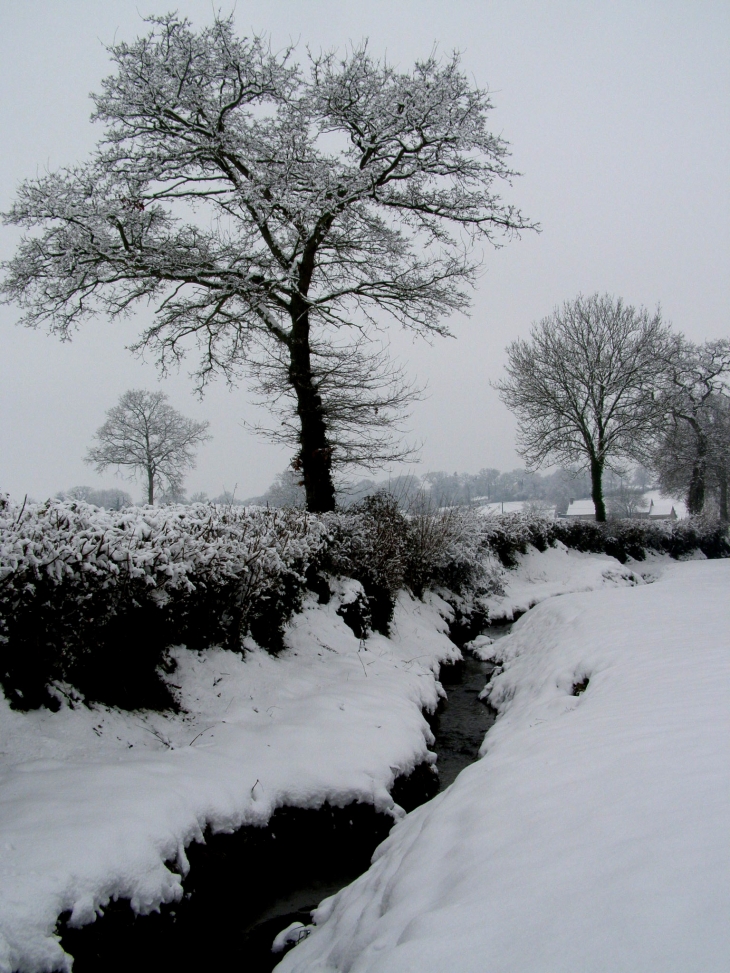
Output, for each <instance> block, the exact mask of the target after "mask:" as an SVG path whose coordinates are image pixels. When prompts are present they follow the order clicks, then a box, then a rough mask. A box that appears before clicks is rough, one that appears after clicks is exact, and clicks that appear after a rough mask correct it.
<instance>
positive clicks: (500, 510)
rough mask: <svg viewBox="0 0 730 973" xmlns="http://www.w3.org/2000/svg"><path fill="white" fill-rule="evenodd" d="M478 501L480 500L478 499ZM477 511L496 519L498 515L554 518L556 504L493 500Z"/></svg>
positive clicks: (481, 505)
mask: <svg viewBox="0 0 730 973" xmlns="http://www.w3.org/2000/svg"><path fill="white" fill-rule="evenodd" d="M477 499H478V498H477ZM476 510H478V511H479V513H480V514H481V515H482V516H486V517H496V516H497V515H498V514H522V513H531V512H532V513H538V514H539V515H540V516H541V517H554V516H555V504H550V503H547V502H545V501H542V500H505V501H501V500H492V501H489V502H487V503H480V504H479V506H478V507H476Z"/></svg>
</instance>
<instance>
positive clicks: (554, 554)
mask: <svg viewBox="0 0 730 973" xmlns="http://www.w3.org/2000/svg"><path fill="white" fill-rule="evenodd" d="M664 560H665V558H663V557H656V556H650V557H649V558H648V559H647V560H646V561H642V562H632V563H631V564H630V565H624V564H621V563H620V562H619V561H617V560H616V558H615V557H610V556H609V555H608V554H583V553H581V552H580V551H573V550H571V549H569V548H567V547H566V546H565V545H564V544H562V543H561V542H560V541H557V542H556V544H555V546H554V547H550V548H548V549H547V550H546V551H538V550H536V549H535V548H534V547H532V548H529V549H528V551H527V553H526V554H521V555H518V562H519V563H518V565H517V567H516V568H514V569H513V570H511V571H505V572H504V573H503V577H504V594H503V595H491V596H490V597H489V598H487V599H485V605H486V607H488V608H489V617H490V619H491V621H493V622H501V621H511V620H512V619H513V618H514V617H515V616H518V615H522V614H524V612H526V611H528V610H529V609H530V608H533V607H534V606H535V605H539V604H540V602H541V601H545V600H546V599H547V598H554V597H555V596H556V595H564V594H568V593H569V592H573V591H593V590H594V589H595V588H601V587H603V586H605V585H609V586H614V587H615V586H625V585H636V584H643V583H644V577H645V576H646V577H647V578H652V579H653V577H654V574H653V572H654V570H655V568H654V565H655V564H657V563H659V564H661V563H663V562H664ZM494 568H495V569H498V568H497V565H496V564H495V565H494Z"/></svg>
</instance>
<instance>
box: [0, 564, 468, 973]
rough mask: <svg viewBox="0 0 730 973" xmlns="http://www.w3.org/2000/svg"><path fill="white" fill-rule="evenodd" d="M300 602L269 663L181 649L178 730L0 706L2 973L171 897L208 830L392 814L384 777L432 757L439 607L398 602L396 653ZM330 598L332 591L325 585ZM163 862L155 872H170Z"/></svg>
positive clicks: (153, 720) (174, 680) (133, 719)
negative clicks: (350, 812) (325, 811)
mask: <svg viewBox="0 0 730 973" xmlns="http://www.w3.org/2000/svg"><path fill="white" fill-rule="evenodd" d="M353 586H357V583H356V582H352V581H350V582H344V583H343V584H342V585H340V588H339V591H338V594H336V596H335V597H333V599H332V601H331V602H330V603H329V604H328V605H319V604H317V602H316V600H315V599H314V598H311V599H310V600H309V601H308V602H307V603H306V604H305V606H304V610H303V611H302V612H301V613H300V614H298V615H297V616H295V618H294V619H293V620H292V622H291V624H290V625H289V628H288V631H287V634H286V642H287V646H288V648H287V650H286V651H285V652H283V653H282V654H281V655H280V656H278V657H273V656H272V655H269V654H268V653H266V652H264V651H262V650H261V649H259V648H257V647H256V646H255V644H253V643H249V644H248V651H247V652H246V655H245V658H243V657H241V656H240V655H238V654H236V653H233V652H230V651H227V650H223V649H219V648H211V649H209V650H207V651H204V652H200V653H193V652H189V651H187V650H186V649H184V648H183V647H180V648H178V649H177V650H175V655H176V658H177V661H178V669H177V671H176V672H175V673H174V674H173V675H172V676H170V677H169V681H170V683H171V684H174V687H176V688H175V692H176V693H177V694H178V697H179V701H180V703H181V705H182V712H181V713H180V714H179V715H169V714H159V713H152V712H144V713H140V712H136V713H127V712H122V711H119V710H115V709H109V708H106V707H101V706H99V707H93V708H88V707H86V706H84V705H82V704H80V703H74V694H73V692H71V691H68V692H67V694H66V695H65V696H63V694H61V695H62V698H63V705H62V708H61V709H60V711H59V712H58V713H51V712H49V711H47V710H37V711H33V712H29V713H19V712H15V711H13V710H11V709H10V708H9V706H8V705H7V703H6V702H5V700H3V699H1V698H0V739H1V740H2V753H0V971H2V973H9V971H11V970H15V969H18V968H20V969H23V970H26V971H34V973H35V971H41V970H52V969H57V970H68V969H70V965H71V960H70V957H68V956H67V955H66V954H65V953H64V952H63V950H62V949H61V947H60V945H59V942H58V938H57V937H56V935H55V934H54V929H55V926H56V920H57V917H58V916H59V915H60V914H61V913H62V912H64V911H66V910H71V911H72V923H74V924H77V925H83V924H85V923H88V922H90V921H93V920H94V918H95V915H96V913H97V912H99V911H101V910H102V909H103V908H104V906H105V905H106V904H107V903H108V902H109V900H110V899H111V898H113V897H124V898H129V899H131V902H132V905H133V907H134V908H135V909H136V910H137V911H139V912H142V913H146V912H149V911H151V910H154V909H156V908H158V907H159V905H160V903H162V902H169V901H172V900H175V899H178V898H179V897H180V896H181V894H182V887H181V878H180V876H181V875H184V874H185V872H186V870H187V860H186V856H185V846H186V845H187V844H188V843H189V842H191V841H195V840H197V841H199V840H201V839H202V836H203V832H204V830H205V828H206V827H207V826H209V827H210V828H211V829H212V830H214V831H232V830H234V829H236V828H238V827H240V826H241V825H243V824H254V825H265V824H266V822H267V821H268V820H269V818H270V817H271V814H272V813H273V811H274V810H275V809H276V808H277V807H280V806H283V805H290V806H298V807H318V806H321V805H322V804H323V803H324V802H325V801H329V802H330V803H331V804H334V805H338V806H344V805H345V804H347V803H349V802H351V801H362V802H368V803H372V804H374V805H375V806H376V807H377V808H379V809H381V810H383V811H387V812H389V813H391V814H392V815H393V816H394V817H398V816H402V814H403V812H402V810H401V809H399V808H398V807H396V806H395V805H394V804H393V800H392V798H391V797H390V795H389V793H388V788H389V787H391V785H392V783H393V781H394V779H395V777H396V776H398V775H400V774H405V773H408V772H410V771H411V770H412V769H413V768H414V766H416V765H417V764H419V763H421V762H423V761H432V760H433V759H435V758H434V755H433V754H432V753H430V752H429V750H428V745H429V743H430V742H432V739H433V738H432V735H431V732H430V729H429V727H428V724H427V723H426V721H425V719H424V717H423V715H422V710H424V709H426V710H433V709H434V708H435V706H436V705H437V702H438V699H439V694H440V692H441V690H440V686H439V684H438V682H437V679H436V674H437V672H438V667H439V663H440V662H442V661H444V660H448V659H454V658H457V657H458V650H457V649H456V647H455V646H454V645H453V643H451V642H450V641H449V639H448V638H447V635H446V634H445V633H446V629H447V625H446V622H445V621H444V616H445V615H448V613H449V611H450V609H449V608H448V606H447V605H446V604H445V603H444V602H442V601H441V600H440V599H438V598H437V597H436V596H430V597H429V598H428V599H427V601H426V602H425V603H424V602H421V601H416V600H414V599H412V598H410V597H409V596H407V595H402V596H401V597H400V599H399V602H398V605H397V607H396V612H395V616H394V620H393V626H392V633H391V637H390V638H385V637H383V636H381V635H377V634H374V635H372V636H371V637H369V638H368V639H367V640H366V641H364V642H360V641H359V640H358V639H356V638H355V636H354V635H353V633H352V631H351V630H350V629H349V628H348V627H347V626H346V625H345V624H344V622H343V621H342V619H341V618H340V617H339V616H338V615H337V614H336V609H337V607H338V605H339V604H340V603H342V601H343V600H344V601H347V600H349V599H351V598H352V597H353V596H354V594H355V592H354V589H353ZM335 587H337V586H335ZM166 863H167V864H166Z"/></svg>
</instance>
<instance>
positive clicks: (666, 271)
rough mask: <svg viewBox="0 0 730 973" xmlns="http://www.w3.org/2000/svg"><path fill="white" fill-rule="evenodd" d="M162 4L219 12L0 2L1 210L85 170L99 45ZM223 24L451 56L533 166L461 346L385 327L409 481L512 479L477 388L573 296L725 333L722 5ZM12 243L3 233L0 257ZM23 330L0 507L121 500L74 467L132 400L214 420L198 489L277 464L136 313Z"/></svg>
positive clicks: (102, 69)
mask: <svg viewBox="0 0 730 973" xmlns="http://www.w3.org/2000/svg"><path fill="white" fill-rule="evenodd" d="M174 7H177V9H178V10H179V11H180V12H181V13H184V14H186V15H187V16H188V17H189V18H190V19H191V20H192V21H193V23H194V24H195V25H198V26H202V25H203V24H206V23H209V22H210V20H211V18H212V8H213V5H212V4H211V3H210V2H209V0H206V2H203V0H200V2H199V0H180V2H178V3H177V4H175V3H174V0H4V2H2V3H0V89H1V91H2V98H1V99H0V210H3V211H4V210H7V209H8V208H9V206H10V204H11V201H12V199H13V195H14V192H15V189H16V187H17V185H18V183H19V182H20V180H21V179H23V178H24V177H29V176H33V175H35V174H36V172H39V171H42V170H43V169H45V168H50V169H54V168H56V167H58V166H62V165H66V164H69V163H73V162H75V161H81V160H83V159H84V158H85V157H86V156H87V154H88V153H89V152H90V151H91V149H92V148H93V146H94V144H95V141H96V139H97V138H98V136H99V134H100V130H99V129H98V128H97V127H94V126H92V125H91V124H90V122H89V114H90V111H91V103H90V101H89V99H88V93H89V92H90V91H93V90H98V89H99V82H100V80H101V78H103V77H104V76H105V75H106V74H108V73H109V65H108V55H107V53H106V51H105V47H104V46H105V45H106V44H109V43H111V42H113V41H114V40H115V39H116V40H122V39H124V40H132V39H133V38H134V37H136V36H137V35H138V34H140V33H143V32H145V28H144V25H143V24H142V22H141V16H144V15H146V14H147V13H164V12H166V11H167V10H168V9H170V8H174ZM221 9H222V11H223V13H224V14H225V13H228V12H229V11H230V10H231V9H232V7H231V5H230V4H226V3H223V4H222V5H221ZM235 19H236V23H237V26H238V28H239V30H240V32H241V33H249V32H250V31H251V30H252V29H253V30H256V31H259V32H260V31H265V32H268V33H269V34H270V35H271V37H272V41H273V44H274V46H275V47H282V46H284V45H286V44H288V43H289V42H290V41H297V42H299V44H300V46H301V47H302V48H304V46H305V45H310V46H312V47H315V48H330V47H343V46H344V45H346V44H347V43H348V42H349V41H354V42H358V41H359V40H361V39H362V38H364V37H369V38H370V46H371V50H372V52H373V53H374V54H384V53H387V55H388V58H389V60H390V61H391V62H393V63H395V64H397V65H398V66H400V67H402V68H403V69H407V68H409V67H410V66H411V65H412V63H413V61H414V60H415V59H416V58H419V57H423V56H425V55H427V54H428V53H429V51H430V50H431V48H432V46H433V45H434V44H436V45H438V48H439V49H440V50H441V51H443V52H444V53H448V52H450V51H451V50H453V49H454V48H457V49H459V50H460V51H461V52H463V63H464V66H465V68H466V70H467V71H468V72H469V73H470V74H471V75H472V76H473V78H474V80H475V82H476V83H477V84H479V85H480V86H482V87H488V88H489V89H490V91H491V93H492V100H493V102H494V104H495V109H494V111H493V113H492V116H491V127H492V130H493V131H496V132H499V133H500V134H501V135H502V136H503V137H504V138H506V139H507V140H508V141H509V142H510V143H511V145H512V153H513V157H512V163H513V166H514V168H516V169H517V170H519V171H520V172H521V173H523V176H522V178H520V179H518V180H517V181H516V182H515V186H514V188H513V189H512V190H507V193H506V195H507V198H509V199H510V200H511V201H514V202H515V203H517V204H518V205H519V206H520V207H521V208H522V209H523V211H524V212H525V213H526V214H527V215H528V216H529V217H530V218H531V219H533V220H535V221H538V222H539V223H540V224H541V226H542V233H541V234H539V235H537V234H532V233H528V234H525V235H524V236H523V238H522V239H521V240H515V241H512V242H510V243H508V244H507V245H506V246H505V247H504V248H503V249H501V250H500V251H492V252H487V253H486V259H485V265H484V270H485V272H484V274H483V276H482V278H481V281H480V283H479V287H478V289H477V291H476V293H475V295H474V304H473V308H472V313H471V316H470V317H469V318H459V319H455V320H453V322H452V330H453V331H454V333H455V335H456V336H457V337H456V339H454V340H443V339H439V340H438V341H436V342H434V343H433V344H432V345H429V344H426V343H424V342H422V341H417V342H415V343H414V341H413V339H412V338H411V337H410V336H406V335H403V334H396V333H393V334H392V336H391V337H392V346H393V348H394V350H395V352H396V353H397V354H398V355H399V356H400V358H401V360H403V361H404V362H405V363H407V365H408V368H409V370H410V371H411V372H412V373H414V374H416V375H417V376H418V377H419V379H421V380H425V381H427V383H428V388H429V393H428V398H427V399H426V400H425V401H424V402H422V403H419V404H418V405H417V406H416V407H415V411H414V414H413V418H412V420H411V423H410V424H411V427H412V429H413V436H414V438H417V439H420V440H422V441H423V443H424V445H423V449H422V454H421V455H422V462H421V464H420V467H418V468H416V472H424V471H426V470H439V469H442V470H449V471H453V470H459V471H469V472H476V471H477V470H478V469H480V468H481V467H484V466H496V467H498V468H500V469H510V468H513V467H514V466H517V465H519V458H518V457H517V455H516V453H515V452H514V423H513V421H512V418H511V417H510V415H509V413H507V412H506V410H505V409H504V407H503V406H502V405H501V403H500V402H499V400H498V398H497V396H496V394H495V392H494V391H492V390H491V389H490V386H489V382H490V380H493V379H496V378H499V377H500V375H501V372H502V369H503V366H504V360H505V356H504V348H505V346H506V344H507V343H508V342H509V341H510V340H512V339H513V338H515V337H516V336H518V335H526V334H527V332H528V331H529V328H530V325H531V324H532V323H533V322H534V321H536V320H538V319H540V318H541V317H543V316H545V315H546V314H549V313H550V311H551V310H552V309H553V307H554V306H555V305H556V304H558V303H560V302H562V301H563V300H565V299H569V298H572V297H574V296H575V295H576V294H578V293H579V292H583V293H585V294H589V293H592V292H595V291H601V292H603V291H608V292H610V293H612V294H614V295H620V296H622V297H623V298H624V299H625V300H626V301H628V302H630V303H633V304H644V305H647V306H649V307H651V308H654V307H656V305H657V304H661V306H662V309H663V313H664V316H665V318H666V319H667V320H668V321H670V322H671V323H672V324H673V325H674V326H675V327H676V328H677V329H679V330H681V331H683V332H685V334H687V335H688V337H690V338H692V339H693V340H695V341H703V340H705V339H708V338H718V337H727V336H728V334H730V325H729V319H728V309H729V307H730V179H729V176H730V4H728V2H727V0H718V2H713V0H686V2H672V0H658V2H648V0H625V2H622V0H595V2H591V0H575V2H564V0H542V2H538V0H533V2H530V0H495V2H491V0H448V2H447V0H439V2H435V0H433V2H429V0H397V2H391V0H368V2H366V3H364V2H362V0H307V2H304V0H298V2H295V0H265V2H263V0H251V2H244V0H239V2H238V4H237V6H236V8H235ZM16 241H17V234H16V232H15V230H14V229H11V228H0V257H2V258H7V257H9V256H10V255H11V253H12V252H13V249H14V245H15V243H16ZM17 317H18V313H17V311H16V310H15V309H13V308H8V307H3V308H0V410H1V411H0V416H1V421H0V492H2V491H8V492H10V493H11V495H13V496H15V497H22V495H23V494H25V493H26V492H27V493H29V494H31V495H32V496H33V497H35V498H36V499H42V498H45V497H46V496H48V495H51V494H53V493H55V492H56V491H58V490H60V489H65V488H68V487H71V486H73V485H77V484H82V483H85V484H90V485H94V486H102V485H108V486H114V485H119V486H124V483H123V482H120V481H118V480H116V479H115V478H114V476H113V475H112V474H110V475H109V476H107V477H106V478H103V479H100V478H99V477H97V476H96V475H95V474H94V472H93V471H92V470H91V469H90V468H89V467H87V466H85V465H84V463H83V462H82V458H83V456H84V453H85V452H86V449H87V448H88V446H89V444H90V441H91V438H92V436H93V433H94V431H95V429H96V428H97V427H98V426H99V425H100V424H101V423H102V422H103V420H104V413H105V411H106V410H107V409H108V408H110V407H111V406H112V405H113V404H114V403H115V402H116V400H117V399H118V397H119V395H120V394H121V393H122V392H124V391H125V390H126V389H128V388H142V387H144V388H149V389H152V388H157V387H162V388H163V389H164V390H165V391H166V392H167V393H168V394H169V396H170V399H171V401H172V403H173V405H175V406H176V407H177V408H178V409H180V410H181V411H182V412H184V413H185V414H187V415H190V416H193V417H196V418H201V419H202V418H205V419H208V420H210V423H211V432H212V433H213V436H214V439H213V441H212V442H211V443H210V444H208V445H207V446H205V447H203V448H202V449H201V450H200V453H199V461H198V467H197V469H196V470H195V471H193V472H192V473H191V474H190V476H189V478H188V481H187V487H188V490H189V491H190V492H192V491H195V490H206V491H207V492H208V493H209V494H210V495H214V494H217V493H219V492H220V491H222V490H223V489H224V488H226V489H229V490H232V489H233V488H234V487H236V486H237V495H238V496H242V497H245V496H249V495H252V494H255V493H259V492H261V491H263V490H264V489H265V488H266V486H267V485H268V484H269V483H270V482H271V481H272V480H273V478H274V475H275V474H276V473H277V472H278V471H280V470H282V469H284V468H285V467H286V465H287V462H288V460H289V458H290V457H289V456H288V455H287V453H286V452H285V451H282V450H281V449H280V448H278V447H275V446H271V445H268V444H266V443H264V442H262V441H261V440H260V439H258V438H257V437H256V436H254V435H253V434H252V433H251V432H249V431H248V430H247V428H246V427H245V425H244V423H245V422H248V423H252V422H256V421H257V419H260V418H262V417H261V416H259V415H258V414H257V412H256V410H255V409H254V408H253V406H252V404H251V397H250V396H249V394H248V392H247V389H246V388H245V387H243V386H242V387H240V388H238V389H235V390H228V389H226V388H225V386H223V385H222V384H218V385H216V386H214V387H212V388H211V389H210V391H209V392H208V393H207V394H206V396H205V398H204V399H203V400H202V402H201V401H198V400H197V399H196V398H194V397H193V395H192V391H191V388H192V384H191V382H190V380H189V379H188V377H187V375H186V373H185V372H184V371H183V372H181V373H180V374H179V375H177V376H173V377H170V378H168V379H166V380H165V381H163V382H162V383H160V382H159V378H158V375H157V373H156V371H155V368H154V365H153V363H151V362H150V363H143V362H140V361H138V360H137V359H135V358H133V357H132V355H131V354H130V353H129V352H128V351H126V350H125V346H126V345H128V344H130V343H131V342H132V340H133V339H134V337H135V334H136V326H135V322H134V320H130V321H128V322H125V323H122V324H120V323H114V324H110V323H109V322H108V321H105V320H99V321H96V322H90V323H88V324H86V325H85V326H84V328H83V329H82V331H81V332H80V333H79V334H78V335H77V336H76V337H75V338H74V340H73V341H72V342H70V343H67V344H62V343H60V342H59V341H58V340H57V339H56V338H52V337H49V336H48V335H46V334H43V333H41V332H31V331H25V330H22V329H20V328H18V327H16V326H15V321H16V319H17ZM131 492H132V493H133V494H134V495H135V497H137V496H140V495H141V488H140V487H139V486H136V487H135V486H133V487H132V489H131Z"/></svg>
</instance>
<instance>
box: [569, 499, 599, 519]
mask: <svg viewBox="0 0 730 973" xmlns="http://www.w3.org/2000/svg"><path fill="white" fill-rule="evenodd" d="M565 516H566V517H594V518H595V516H596V505H595V504H594V503H593V501H592V500H571V501H570V504H569V505H568V510H567V512H566V514H565Z"/></svg>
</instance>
